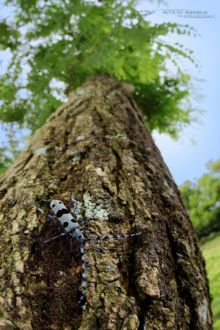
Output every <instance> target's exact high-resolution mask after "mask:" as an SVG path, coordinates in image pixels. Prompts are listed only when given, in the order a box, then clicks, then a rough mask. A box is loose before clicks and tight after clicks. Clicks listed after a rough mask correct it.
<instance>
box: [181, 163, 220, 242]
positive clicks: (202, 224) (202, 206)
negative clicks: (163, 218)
mask: <svg viewBox="0 0 220 330" xmlns="http://www.w3.org/2000/svg"><path fill="white" fill-rule="evenodd" d="M208 170H209V172H208V173H205V174H203V175H202V176H201V178H200V179H198V181H197V182H190V181H186V182H184V184H183V185H182V186H181V187H180V188H181V192H182V195H183V198H184V200H185V203H186V206H187V208H188V210H189V213H190V218H191V220H192V222H193V225H194V227H195V229H196V231H197V233H198V235H199V237H203V236H207V235H208V234H210V233H211V232H214V231H220V159H218V160H216V161H215V162H211V161H210V162H209V163H208Z"/></svg>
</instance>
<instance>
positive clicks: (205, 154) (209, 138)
mask: <svg viewBox="0 0 220 330" xmlns="http://www.w3.org/2000/svg"><path fill="white" fill-rule="evenodd" d="M140 8H141V9H143V10H144V9H145V10H155V13H153V14H151V15H149V16H148V19H149V20H150V21H151V22H152V23H161V22H176V23H180V24H189V25H191V26H193V27H194V28H195V29H196V30H197V31H198V33H199V36H197V37H191V36H190V37H183V38H181V37H180V36H178V37H177V36H171V37H170V41H171V42H173V41H179V42H181V43H183V44H184V46H186V47H188V48H190V49H192V50H193V51H194V54H195V57H196V59H197V60H198V62H199V63H200V66H199V69H195V68H193V67H192V66H191V65H190V64H189V63H188V62H187V61H182V65H183V68H184V70H186V71H187V72H189V73H191V75H192V76H193V77H196V78H199V79H203V82H202V83H196V80H195V86H196V88H197V90H198V91H199V92H200V93H202V95H203V98H202V99H200V100H199V101H198V102H197V108H198V109H202V110H205V113H204V114H203V115H201V116H200V120H201V121H202V124H197V125H196V124H193V125H191V126H190V127H189V128H187V129H184V130H183V132H182V134H181V137H180V139H179V140H178V141H174V140H172V139H171V138H169V137H168V136H167V135H165V134H154V139H155V141H156V144H157V146H158V147H159V149H160V151H161V153H162V156H163V158H164V160H165V162H166V164H167V165H168V167H169V169H170V171H171V173H172V175H173V177H174V179H175V181H176V182H177V184H182V183H183V182H184V181H185V180H191V181H193V180H194V179H196V178H199V177H200V176H201V175H202V174H203V173H204V172H205V171H206V164H207V162H208V161H209V160H216V159H218V158H219V157H220V150H219V149H220V148H219V144H220V143H219V141H220V109H219V103H220V102H219V95H218V93H219V92H220V90H219V77H220V66H219V60H220V37H219V34H220V19H219V10H220V2H219V1H217V0H210V1H204V0H203V1H201V0H194V1H192V0H178V1H177V0H167V3H166V5H164V4H161V5H160V6H158V5H156V3H155V2H152V3H151V5H149V3H148V2H146V1H145V2H144V3H143V1H141V3H140ZM163 9H185V10H187V11H188V10H194V11H195V10H196V11H198V10H200V11H201V10H202V11H207V14H208V15H210V16H212V15H213V16H214V18H196V17H192V18H186V17H178V16H177V15H176V14H174V13H167V14H166V13H165V12H164V11H163ZM166 40H168V39H166ZM192 140H194V141H195V143H193V142H192Z"/></svg>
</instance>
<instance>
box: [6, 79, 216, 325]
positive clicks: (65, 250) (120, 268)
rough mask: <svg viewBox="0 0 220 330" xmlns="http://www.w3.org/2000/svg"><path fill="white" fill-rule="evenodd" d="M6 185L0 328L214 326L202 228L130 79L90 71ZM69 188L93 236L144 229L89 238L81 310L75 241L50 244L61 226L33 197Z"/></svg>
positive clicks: (61, 194)
mask: <svg viewBox="0 0 220 330" xmlns="http://www.w3.org/2000/svg"><path fill="white" fill-rule="evenodd" d="M174 157H175V155H174ZM0 184H1V188H0V199H1V200H0V207H1V214H0V233H1V241H0V249H1V256H0V258H1V259H0V264H1V271H0V311H1V314H0V329H66V330H68V329H81V330H82V329H92V330H94V329H123V330H125V329H126V330H128V329H131V330H134V329H140V330H141V329H148V330H150V329H172V330H174V329H199V330H202V329H205V330H207V329H212V321H211V311H210V298H209V290H208V284H207V278H206V272H205V265H204V260H203V257H202V256H201V252H200V250H199V247H198V242H197V238H196V236H195V234H194V231H193V229H192V225H191V223H190V220H189V218H188V215H187V213H186V209H185V207H184V205H183V203H182V200H181V197H180V194H179V191H178V189H177V187H176V185H175V183H174V182H173V179H172V177H171V175H170V173H169V170H168V169H167V167H166V165H165V164H164V162H163V159H162V157H161V155H160V152H159V151H158V149H157V147H156V146H155V144H154V142H153V141H152V138H151V136H150V134H149V133H148V132H147V131H146V129H145V127H144V124H143V121H142V119H141V116H140V112H139V109H138V108H137V107H136V105H135V104H134V102H133V101H132V99H131V98H130V96H129V94H128V89H127V88H126V86H125V85H121V84H119V82H117V81H116V80H115V79H112V78H110V77H109V76H107V75H98V76H95V77H93V78H91V79H89V80H88V81H87V82H86V83H85V84H84V85H83V86H82V87H81V88H79V89H77V91H76V92H75V93H73V95H72V96H71V98H70V99H69V101H68V102H67V103H66V104H64V105H63V106H62V107H61V108H60V109H58V110H57V111H56V112H55V113H54V114H53V115H52V116H51V117H50V118H49V119H48V121H47V122H46V124H45V125H44V126H43V128H41V129H39V130H38V131H37V132H36V134H35V135H34V137H33V139H32V142H31V143H30V145H29V146H28V148H27V149H26V150H25V151H24V152H22V154H21V155H20V156H19V157H18V159H17V160H16V162H15V163H14V166H12V167H11V168H10V169H9V170H8V171H7V173H6V174H5V175H3V176H2V177H1V179H0ZM72 193H74V194H75V195H76V197H77V199H78V200H79V201H80V203H81V204H80V205H81V207H80V208H79V210H78V217H79V218H80V217H83V218H84V219H85V220H86V221H87V229H86V233H87V235H88V236H89V235H93V236H94V234H97V235H108V234H110V233H111V232H112V231H114V232H120V233H124V234H127V233H129V232H132V231H142V232H143V233H142V235H141V236H139V237H138V238H136V239H133V240H131V239H127V240H123V241H122V240H120V241H119V240H112V241H106V242H103V243H100V244H97V243H90V244H87V245H86V249H87V250H86V259H87V261H88V262H89V263H90V267H89V268H88V270H87V277H88V281H89V285H88V292H87V308H86V309H85V311H84V312H82V311H81V309H80V307H79V306H78V305H77V303H76V301H77V295H78V293H79V287H80V283H81V277H80V258H79V253H78V251H77V247H75V248H74V261H73V262H72V260H71V242H70V240H69V239H68V238H63V239H60V240H58V241H54V242H51V243H49V244H47V245H45V244H43V243H42V241H43V240H45V239H46V238H50V237H52V236H54V235H55V234H57V233H59V232H60V231H61V228H60V227H59V226H57V225H56V224H55V223H49V221H47V220H46V218H45V217H44V216H42V215H38V214H37V212H36V209H35V208H34V207H32V206H31V205H32V204H35V205H38V206H39V207H41V208H42V209H43V210H45V211H46V212H49V207H48V205H49V202H50V200H51V199H54V198H57V199H62V200H63V201H64V202H65V203H66V204H67V205H68V206H70V204H69V198H70V196H71V194H72ZM23 202H25V203H26V204H25V205H24V204H23Z"/></svg>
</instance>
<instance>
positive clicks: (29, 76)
mask: <svg viewBox="0 0 220 330" xmlns="http://www.w3.org/2000/svg"><path fill="white" fill-rule="evenodd" d="M135 4H136V1H135V0H127V1H117V0H109V1H102V2H101V1H95V0H93V1H86V0H74V1H70V0H52V1H47V0H32V1H26V0H5V2H4V5H5V6H13V8H14V9H15V10H14V12H13V13H12V14H11V15H9V17H8V18H7V19H2V20H1V21H0V50H1V51H6V50H7V51H8V50H9V51H10V56H9V64H8V67H7V70H6V71H5V72H4V73H1V74H0V95H1V99H0V120H1V121H2V122H5V123H17V124H19V125H21V126H23V127H27V128H29V129H30V130H31V131H32V132H33V131H34V130H36V129H37V128H38V127H40V126H41V125H42V124H43V123H44V122H45V120H46V118H47V117H48V116H49V115H50V114H51V113H52V112H53V111H55V110H56V108H57V107H58V106H59V105H60V103H62V102H63V101H64V100H65V98H66V97H67V95H68V93H69V92H70V91H71V90H74V89H75V88H76V87H78V86H79V85H81V84H82V82H83V81H84V80H85V79H86V78H87V77H88V76H90V75H93V74H95V73H97V72H106V73H109V74H112V75H113V76H115V77H116V78H118V79H119V80H122V81H126V82H128V83H131V84H133V85H134V87H135V92H134V96H135V98H136V100H137V102H138V103H139V105H140V106H141V108H142V110H143V114H144V115H145V116H146V118H147V120H146V124H147V126H148V127H149V128H150V129H158V130H159V131H160V132H166V133H169V134H171V135H172V136H173V137H176V136H177V134H178V132H179V129H180V126H181V125H184V124H187V123H189V122H190V120H191V112H192V109H191V106H190V101H189V79H190V77H189V76H188V75H187V74H184V72H183V71H182V70H181V67H180V66H179V64H178V61H177V59H178V58H179V57H183V58H186V59H189V60H190V61H192V62H194V60H193V56H192V51H190V50H187V49H184V48H183V46H182V45H181V44H179V43H178V42H177V43H175V44H174V45H170V44H168V43H166V42H165V41H164V39H163V37H164V36H166V35H168V34H169V33H176V34H179V35H183V34H188V35H190V34H191V33H192V34H194V33H195V31H194V29H193V28H192V27H189V26H188V25H185V26H182V25H177V24H175V23H163V24H155V25H152V24H150V22H148V21H147V20H146V19H145V18H144V16H143V15H141V13H140V12H139V11H138V10H137V9H136V6H135ZM171 68H175V74H172V73H171V71H172V70H171Z"/></svg>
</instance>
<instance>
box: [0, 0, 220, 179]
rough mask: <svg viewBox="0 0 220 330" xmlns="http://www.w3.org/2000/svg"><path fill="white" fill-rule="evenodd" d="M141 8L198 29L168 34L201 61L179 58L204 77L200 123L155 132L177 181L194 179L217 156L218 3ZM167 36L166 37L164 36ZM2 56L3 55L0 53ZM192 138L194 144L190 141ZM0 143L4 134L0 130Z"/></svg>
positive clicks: (182, 0)
mask: <svg viewBox="0 0 220 330" xmlns="http://www.w3.org/2000/svg"><path fill="white" fill-rule="evenodd" d="M2 2H3V1H2V0H0V12H1V14H0V15H1V16H2V15H4V16H7V14H8V13H7V12H6V11H4V12H3V10H2ZM140 8H141V9H142V10H149V9H150V10H155V13H153V14H151V15H150V16H148V19H149V20H151V21H152V22H153V23H161V22H177V23H180V24H190V25H191V26H193V27H194V28H196V29H197V31H198V32H199V35H200V36H198V37H196V38H194V37H180V36H174V35H172V36H170V37H169V38H170V42H171V43H173V42H175V41H179V42H181V43H183V44H184V46H186V47H188V48H190V49H192V50H193V51H194V53H195V56H196V59H197V60H198V61H199V63H200V68H199V69H195V68H194V67H193V66H192V65H190V63H188V62H187V61H182V65H183V68H184V70H186V71H187V72H189V73H190V74H191V75H192V76H194V77H196V78H199V79H204V81H203V82H202V83H196V81H195V85H196V88H197V89H198V90H199V91H200V92H202V94H203V99H201V100H199V101H198V102H197V104H196V107H197V108H199V109H204V110H206V112H205V114H203V116H201V120H202V122H203V123H202V124H201V125H199V124H197V125H195V124H193V125H191V126H190V127H189V128H187V129H185V130H184V131H183V132H182V134H181V137H180V139H179V140H178V141H173V140H172V139H170V138H169V137H168V136H166V135H164V134H161V135H159V134H154V138H155V141H156V143H157V145H158V147H159V149H160V151H161V153H162V155H163V157H164V160H165V162H166V163H167V165H168V167H169V168H170V171H171V173H172V175H173V177H174V179H175V181H176V182H177V184H181V183H183V182H184V181H185V180H187V179H189V180H193V179H194V178H198V177H199V176H201V175H202V174H203V173H204V172H205V170H206V167H205V164H206V163H207V162H208V161H209V160H215V159H217V158H219V157H220V153H219V149H218V148H219V141H220V127H219V124H220V111H219V108H218V105H219V98H218V92H219V76H220V69H219V59H220V40H219V39H220V38H219V33H220V32H219V31H220V20H219V8H220V4H219V2H217V0H210V1H209V2H207V1H204V0H203V1H201V0H200V1H199V0H194V1H192V0H191V1H189V0H178V1H177V0H169V1H167V3H166V5H165V4H161V5H160V6H159V5H157V2H156V1H153V2H148V1H140ZM163 9H186V10H203V11H204V10H206V11H207V12H208V14H210V15H214V16H215V17H214V18H180V17H177V15H175V14H171V13H170V14H165V13H164V12H163ZM166 40H169V39H166ZM1 59H3V58H2V57H1ZM192 139H193V140H195V144H193V143H192ZM0 141H1V144H2V142H3V141H4V136H3V134H2V133H1V132H0Z"/></svg>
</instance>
